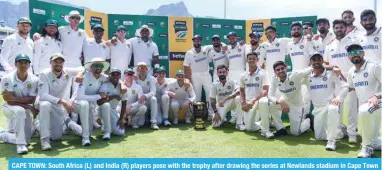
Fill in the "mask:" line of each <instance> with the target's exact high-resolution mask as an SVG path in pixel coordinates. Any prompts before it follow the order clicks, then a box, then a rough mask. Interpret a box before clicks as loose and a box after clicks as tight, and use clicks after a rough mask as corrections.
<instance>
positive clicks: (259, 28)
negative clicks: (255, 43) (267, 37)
mask: <svg viewBox="0 0 382 170" xmlns="http://www.w3.org/2000/svg"><path fill="white" fill-rule="evenodd" d="M251 31H252V32H257V33H259V34H260V37H259V38H261V37H263V32H264V23H252V27H251Z"/></svg>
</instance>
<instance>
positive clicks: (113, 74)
mask: <svg viewBox="0 0 382 170" xmlns="http://www.w3.org/2000/svg"><path fill="white" fill-rule="evenodd" d="M110 75H111V76H119V75H121V73H118V72H115V73H111V74H110Z"/></svg>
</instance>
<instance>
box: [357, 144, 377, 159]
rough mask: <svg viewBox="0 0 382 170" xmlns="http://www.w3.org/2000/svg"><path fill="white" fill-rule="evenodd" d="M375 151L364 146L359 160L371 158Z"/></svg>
mask: <svg viewBox="0 0 382 170" xmlns="http://www.w3.org/2000/svg"><path fill="white" fill-rule="evenodd" d="M373 153H374V151H373V148H372V147H371V146H368V145H365V146H362V148H361V152H359V154H358V158H371V155H373Z"/></svg>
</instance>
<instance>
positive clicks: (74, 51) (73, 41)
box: [58, 26, 88, 67]
mask: <svg viewBox="0 0 382 170" xmlns="http://www.w3.org/2000/svg"><path fill="white" fill-rule="evenodd" d="M58 31H59V33H60V36H61V42H62V54H63V55H64V56H65V66H66V67H79V66H81V60H80V57H81V53H82V46H83V44H84V42H85V39H86V38H87V37H88V35H87V34H86V31H85V30H83V29H81V28H78V29H77V30H73V29H72V28H70V26H61V27H60V28H58Z"/></svg>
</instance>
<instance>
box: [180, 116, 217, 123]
mask: <svg viewBox="0 0 382 170" xmlns="http://www.w3.org/2000/svg"><path fill="white" fill-rule="evenodd" d="M185 119H186V120H185V122H186V123H187V124H191V123H192V122H191V117H186V118H185ZM211 120H212V119H211Z"/></svg>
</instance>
